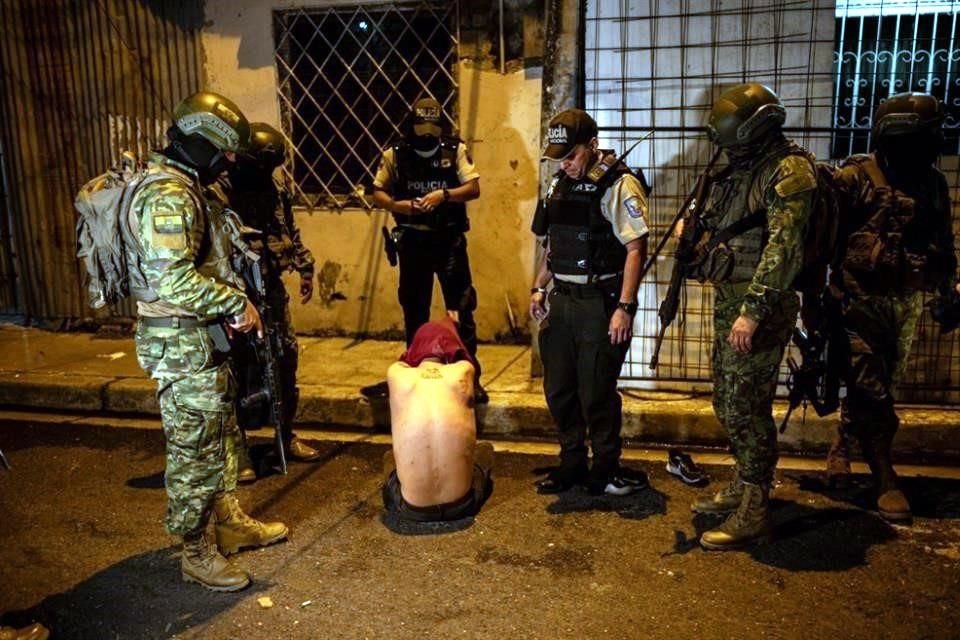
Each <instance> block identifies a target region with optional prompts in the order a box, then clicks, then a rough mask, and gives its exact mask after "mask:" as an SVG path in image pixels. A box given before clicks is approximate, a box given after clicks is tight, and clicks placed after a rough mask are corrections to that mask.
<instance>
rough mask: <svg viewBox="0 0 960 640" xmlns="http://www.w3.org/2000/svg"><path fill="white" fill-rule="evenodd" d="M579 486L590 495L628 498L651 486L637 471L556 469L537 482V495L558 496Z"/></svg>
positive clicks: (645, 477)
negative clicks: (557, 494)
mask: <svg viewBox="0 0 960 640" xmlns="http://www.w3.org/2000/svg"><path fill="white" fill-rule="evenodd" d="M577 485H582V486H584V487H586V489H587V492H588V493H590V495H594V496H599V495H604V494H606V495H611V496H628V495H630V494H631V493H636V492H637V491H642V490H643V489H646V488H647V487H649V486H650V483H649V482H648V481H647V474H645V473H644V472H643V471H639V470H637V469H630V468H627V467H620V466H618V467H617V468H616V469H614V470H613V471H599V470H597V471H590V472H588V471H587V470H586V468H583V467H578V468H576V469H563V468H562V467H554V468H552V469H550V470H549V471H548V472H547V477H546V478H544V479H542V480H540V481H539V482H537V485H536V486H537V493H540V494H546V495H551V494H556V493H563V492H564V491H568V490H570V489H572V488H573V487H575V486H577Z"/></svg>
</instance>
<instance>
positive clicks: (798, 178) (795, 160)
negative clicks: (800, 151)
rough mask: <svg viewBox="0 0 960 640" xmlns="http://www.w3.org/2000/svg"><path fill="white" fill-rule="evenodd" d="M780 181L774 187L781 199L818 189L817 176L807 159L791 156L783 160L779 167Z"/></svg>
mask: <svg viewBox="0 0 960 640" xmlns="http://www.w3.org/2000/svg"><path fill="white" fill-rule="evenodd" d="M777 174H778V176H779V180H778V181H777V183H776V184H775V185H774V186H773V188H774V190H775V191H776V192H777V195H778V196H780V197H781V198H789V197H790V196H793V195H796V194H798V193H803V192H804V191H810V190H811V189H816V188H817V175H816V173H814V170H813V165H811V163H810V161H809V160H807V158H805V157H803V156H799V155H790V156H787V157H786V158H784V159H782V160H781V161H780V162H779V165H778V166H777Z"/></svg>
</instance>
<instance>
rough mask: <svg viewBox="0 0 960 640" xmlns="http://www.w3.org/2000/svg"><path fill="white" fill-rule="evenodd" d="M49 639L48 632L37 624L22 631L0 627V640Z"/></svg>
mask: <svg viewBox="0 0 960 640" xmlns="http://www.w3.org/2000/svg"><path fill="white" fill-rule="evenodd" d="M49 637H50V630H49V629H47V628H46V627H45V626H43V625H42V624H40V623H38V622H35V623H33V624H32V625H30V626H29V627H24V628H22V629H14V628H13V627H0V640H47V638H49Z"/></svg>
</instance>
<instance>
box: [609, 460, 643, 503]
mask: <svg viewBox="0 0 960 640" xmlns="http://www.w3.org/2000/svg"><path fill="white" fill-rule="evenodd" d="M649 486H650V483H649V482H648V481H647V474H645V473H644V472H643V471H638V470H636V469H626V468H624V467H621V468H619V469H617V470H616V471H615V472H614V473H613V475H611V476H610V477H609V478H608V479H607V486H606V487H604V489H603V492H604V493H606V494H607V495H611V496H628V495H630V494H631V493H636V492H637V491H642V490H643V489H646V488H647V487H649Z"/></svg>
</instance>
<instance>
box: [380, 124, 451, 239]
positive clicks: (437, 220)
mask: <svg viewBox="0 0 960 640" xmlns="http://www.w3.org/2000/svg"><path fill="white" fill-rule="evenodd" d="M459 145H460V141H459V140H457V139H456V138H442V139H441V140H440V148H439V150H438V151H437V152H436V153H435V154H434V155H433V156H432V157H430V158H422V157H420V156H419V155H417V152H416V150H414V148H413V147H412V146H410V145H409V144H400V145H396V146H394V147H393V152H394V154H395V155H394V157H395V158H396V162H397V180H396V183H395V185H394V188H393V191H394V193H393V197H394V200H410V199H413V198H419V197H421V196H425V195H427V194H428V193H430V192H431V191H436V190H437V189H454V188H456V187H459V186H460V176H459V175H458V173H457V147H458V146H459ZM393 218H394V220H395V221H396V223H397V224H406V225H426V226H428V227H430V228H431V229H437V230H439V229H447V230H454V231H466V230H467V229H469V227H470V224H469V222H468V220H467V207H466V205H465V204H464V203H462V202H444V203H442V204H439V205H437V207H436V208H435V209H434V210H433V211H431V212H430V213H418V214H415V215H407V214H405V213H394V214H393Z"/></svg>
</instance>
